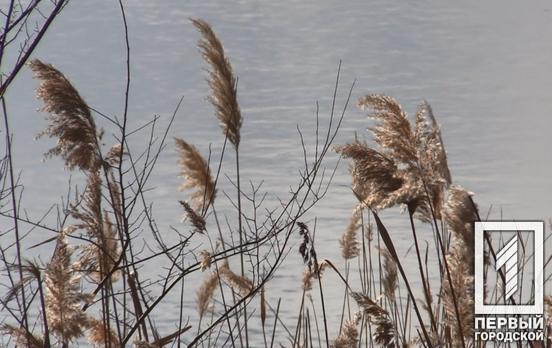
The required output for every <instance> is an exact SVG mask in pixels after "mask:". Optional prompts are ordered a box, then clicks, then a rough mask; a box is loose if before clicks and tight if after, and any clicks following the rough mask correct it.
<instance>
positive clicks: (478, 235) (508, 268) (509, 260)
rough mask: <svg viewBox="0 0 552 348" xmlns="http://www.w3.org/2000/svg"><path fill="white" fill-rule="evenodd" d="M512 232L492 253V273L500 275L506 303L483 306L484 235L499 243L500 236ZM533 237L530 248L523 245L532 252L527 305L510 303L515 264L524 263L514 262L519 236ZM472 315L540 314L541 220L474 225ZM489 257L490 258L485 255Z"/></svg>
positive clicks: (515, 283)
mask: <svg viewBox="0 0 552 348" xmlns="http://www.w3.org/2000/svg"><path fill="white" fill-rule="evenodd" d="M507 232H510V233H511V232H513V233H514V234H515V235H514V237H513V238H511V239H510V240H508V241H507V242H506V243H504V244H503V245H502V246H501V247H500V250H499V251H498V252H497V253H496V263H495V265H496V266H495V270H496V271H497V272H500V270H501V269H502V270H503V274H504V278H503V279H504V284H503V285H504V295H505V296H504V298H505V299H506V303H508V304H487V303H485V278H484V268H485V243H486V241H485V233H489V234H490V236H491V237H492V236H493V234H495V235H496V238H494V240H500V233H507ZM521 232H524V233H525V232H527V233H532V234H533V238H532V241H533V245H532V246H531V245H530V246H527V248H530V250H532V251H533V260H532V261H534V262H532V263H533V265H534V272H533V279H532V285H533V289H535V291H534V297H533V298H532V300H531V301H530V302H531V303H530V304H513V303H512V304H510V300H511V299H512V296H513V295H515V294H516V292H517V290H518V288H519V286H518V278H519V277H518V273H519V267H520V266H519V265H520V263H519V262H521V264H523V262H525V261H524V260H518V258H519V253H518V248H519V244H520V241H519V233H521ZM474 237H475V273H474V275H475V314H476V315H478V314H495V315H505V314H506V315H513V314H518V315H530V314H537V315H539V314H540V315H542V314H543V313H544V248H543V244H544V223H543V222H542V221H480V222H479V221H478V222H475V236H474ZM489 257H490V256H489Z"/></svg>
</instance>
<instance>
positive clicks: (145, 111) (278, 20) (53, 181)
mask: <svg viewBox="0 0 552 348" xmlns="http://www.w3.org/2000/svg"><path fill="white" fill-rule="evenodd" d="M551 8H552V4H550V2H547V1H534V2H531V3H526V2H520V1H485V2H482V1H463V2H447V3H445V2H443V1H435V0H432V1H417V2H407V1H403V2H398V1H327V0H323V1H291V0H283V1H251V0H243V1H220V2H214V1H188V2H180V1H174V0H169V1H163V2H154V1H143V0H135V1H129V2H128V3H127V8H126V10H127V15H128V20H129V29H130V40H131V52H132V57H131V59H132V60H131V64H132V87H131V94H130V110H129V115H130V127H131V128H133V127H137V126H139V125H141V124H143V123H144V122H147V121H148V120H150V119H151V118H152V117H153V116H154V115H159V116H160V125H166V124H167V122H168V120H169V117H170V115H171V114H172V112H173V110H174V108H175V106H176V104H177V102H178V100H179V99H180V98H181V97H184V100H183V103H182V106H181V108H180V110H179V112H178V115H177V117H176V120H175V124H174V126H173V128H172V130H171V132H170V134H169V135H170V136H171V137H172V136H179V137H183V138H185V139H187V140H188V141H190V142H192V143H194V144H196V145H197V146H198V147H199V148H200V149H201V150H202V151H203V153H207V150H208V148H209V144H211V145H212V148H213V151H214V152H215V153H217V150H219V149H220V147H221V145H222V136H221V132H220V129H219V126H218V124H217V121H216V119H215V117H214V115H213V110H212V107H211V106H210V105H209V103H208V102H207V101H206V100H205V97H206V96H207V95H208V88H207V85H206V83H205V77H206V74H205V71H204V70H203V69H204V65H203V62H202V61H201V57H200V55H199V53H198V51H197V49H196V46H195V45H196V41H197V39H198V34H197V33H196V31H195V30H194V28H193V27H192V25H191V24H190V23H189V21H188V18H190V17H199V18H203V19H205V20H207V21H209V22H210V23H211V24H212V26H213V27H214V29H215V30H216V31H217V33H218V34H219V36H220V38H221V39H222V41H223V43H224V45H225V48H226V51H227V54H228V55H229V56H230V58H231V61H232V64H233V66H234V70H235V72H236V74H237V75H238V76H239V101H240V105H241V108H242V113H243V117H244V125H243V129H242V138H243V140H242V145H241V149H242V150H241V160H242V168H243V172H242V180H243V182H248V181H249V180H251V181H253V182H255V183H259V182H260V181H261V180H264V186H263V187H264V189H265V190H266V191H267V192H269V194H270V197H272V198H274V197H276V196H280V197H284V198H285V197H286V195H287V193H288V191H289V186H290V185H294V184H296V183H297V178H298V176H297V173H298V170H299V169H301V167H302V164H303V158H302V151H301V149H300V147H299V146H300V139H299V135H298V133H297V129H296V126H297V125H300V126H301V128H302V129H303V130H305V132H306V133H309V135H308V137H307V139H308V140H309V141H311V144H312V139H313V138H312V133H313V131H314V125H315V116H314V115H315V110H316V101H319V102H320V108H321V117H322V119H325V120H327V115H328V113H329V110H330V103H331V96H332V92H333V85H334V82H335V76H336V73H337V67H338V64H339V61H340V60H341V61H342V70H341V84H340V88H339V91H338V98H337V103H338V106H339V107H342V106H343V103H344V102H345V98H346V94H347V90H348V88H349V86H350V84H351V83H352V82H353V80H355V79H356V87H355V89H354V90H353V101H356V99H358V97H360V96H362V95H364V94H368V93H385V94H388V95H391V96H394V97H395V98H397V99H398V100H399V101H400V102H401V104H402V105H403V107H404V108H405V109H406V110H407V111H409V112H410V113H411V114H412V113H414V111H415V108H416V105H417V104H418V103H419V102H421V101H422V100H423V99H427V100H428V101H429V102H430V103H431V105H432V106H433V110H434V112H435V114H436V116H437V119H438V121H439V123H440V124H441V126H442V132H443V137H444V141H445V145H446V148H447V151H448V155H449V165H450V168H451V171H452V174H453V180H454V182H455V183H458V184H461V185H462V186H464V187H466V188H467V189H469V190H471V191H473V192H475V193H476V196H475V198H476V200H477V202H478V203H479V205H480V208H481V211H482V212H483V213H485V214H486V212H487V211H490V216H491V217H494V218H501V217H502V218H505V219H520V220H521V219H525V220H527V219H539V220H543V219H547V218H548V217H550V216H551V215H552V214H551V211H550V207H551V206H552V184H551V182H550V180H549V177H550V171H551V169H552V161H551V160H552V156H551V155H550V148H551V145H552V141H551V140H550V136H549V130H550V129H552V118H551V113H552V98H551V95H550V93H551V90H552V69H551V68H550V66H551V64H552V44H551V43H550V40H549V38H550V37H551V35H552V11H551ZM122 30H123V28H122V24H121V18H120V12H119V9H118V5H117V3H116V2H100V1H81V2H77V1H73V2H72V3H70V5H69V6H68V7H67V8H66V9H65V11H64V12H63V14H62V15H61V16H60V17H59V18H58V19H57V20H56V22H55V23H54V25H53V26H52V27H51V29H50V31H49V32H48V34H47V35H46V37H45V39H44V40H43V42H42V43H41V45H40V46H39V47H38V49H37V50H36V52H35V54H34V57H36V58H40V59H42V60H44V61H46V62H50V63H52V64H54V65H55V66H56V67H57V68H59V69H60V70H61V71H63V72H64V73H65V74H66V75H67V76H68V77H69V78H70V79H71V81H72V82H73V83H74V85H75V86H76V87H77V88H78V90H79V91H80V93H81V94H82V95H83V96H84V97H85V99H86V100H87V101H88V103H89V104H90V105H91V106H93V107H94V108H97V109H99V110H101V111H102V112H104V113H106V114H110V115H119V116H120V115H121V114H122V109H123V92H124V84H125V65H124V63H125V62H124V41H123V31H122ZM36 85H37V83H36V81H33V80H32V79H31V74H30V73H29V72H28V71H24V72H22V73H21V75H20V76H19V78H18V80H17V81H16V82H15V83H14V84H13V86H12V88H11V90H10V92H9V94H8V108H9V111H10V115H11V122H12V125H13V133H14V134H15V138H14V144H13V146H14V158H15V163H14V165H15V167H16V169H17V170H18V171H21V172H22V175H21V180H22V182H23V183H24V185H25V192H24V195H23V203H24V204H23V205H24V207H25V208H26V210H27V212H28V213H29V215H30V216H31V217H32V218H35V219H36V218H38V217H40V216H41V214H43V213H44V212H45V211H46V210H47V209H48V207H50V206H51V205H53V204H56V203H58V202H59V201H60V199H61V197H62V196H63V195H64V194H65V192H66V190H67V187H68V184H67V182H68V178H69V176H70V175H71V173H69V172H68V171H67V170H65V169H63V165H62V163H61V161H59V160H57V159H52V160H48V161H46V162H42V161H41V155H42V153H43V152H45V151H46V150H47V149H48V148H49V147H50V146H52V145H53V141H49V140H45V139H42V140H39V141H33V137H34V136H35V134H37V133H38V132H39V131H40V130H41V129H43V128H44V127H45V126H46V121H44V119H43V117H42V115H40V114H38V113H36V109H38V108H39V107H40V103H39V102H38V101H37V100H36V99H35V97H34V89H35V88H36ZM100 123H101V122H100ZM369 124H370V123H369V121H368V120H367V119H366V117H365V115H364V114H363V113H362V112H360V111H359V110H357V109H356V108H355V107H354V102H353V103H352V105H351V106H350V107H349V108H348V110H347V113H346V116H345V120H344V123H343V127H342V129H341V132H340V135H339V136H338V139H337V142H338V143H343V142H346V141H349V140H351V139H352V138H353V137H354V134H355V133H358V134H359V135H360V136H367V134H366V132H365V129H366V127H367V126H369ZM103 125H104V126H105V127H106V130H107V135H108V137H107V139H108V140H106V142H107V143H108V144H109V142H110V141H113V140H112V138H110V137H109V136H110V135H111V133H112V132H111V131H110V130H109V129H108V128H107V126H108V124H103ZM171 139H172V138H171ZM142 140H143V137H136V138H134V139H132V140H131V143H132V144H135V146H137V147H138V148H140V147H139V144H142V142H141V141H142ZM176 160H177V158H176V154H175V152H174V149H173V147H172V142H169V147H168V148H167V150H166V151H165V152H164V154H163V156H162V157H161V159H160V162H159V165H158V167H157V170H156V171H155V173H154V175H153V177H152V181H151V182H150V187H154V188H155V190H154V191H152V192H150V193H149V194H148V197H149V198H150V199H151V201H152V202H154V211H155V218H156V222H157V225H158V226H159V229H160V230H161V231H164V233H166V237H167V238H168V239H170V238H171V236H170V234H171V231H170V229H169V227H170V226H175V227H178V228H180V229H184V228H185V227H184V226H183V225H182V224H180V217H181V211H180V209H179V206H178V204H177V200H179V199H183V198H185V194H183V193H179V192H177V190H176V187H177V186H178V185H179V183H180V179H179V178H178V177H177V174H178V167H177V165H176ZM336 160H337V158H336V156H335V154H330V155H329V157H328V166H329V167H331V166H332V165H334V164H335V161H336ZM228 166H229V167H228V168H232V167H231V162H228ZM229 173H231V169H229ZM73 180H74V182H77V183H78V182H80V181H79V180H80V179H79V174H78V173H75V174H73ZM225 181H226V182H223V183H222V185H223V187H225V188H226V189H228V190H229V189H230V188H231V186H230V184H229V183H228V182H227V180H225ZM349 185H350V177H349V176H348V173H347V165H346V164H345V163H341V165H340V167H339V168H338V171H337V173H336V176H335V178H334V182H333V185H332V187H331V188H330V190H329V192H328V194H327V196H326V198H325V200H324V201H322V202H321V203H320V204H319V205H318V207H317V208H316V209H315V210H314V211H313V214H311V216H309V218H311V219H313V218H314V216H318V221H317V243H318V254H319V257H321V258H328V259H332V260H336V261H337V262H338V263H339V264H342V263H341V262H340V261H339V260H340V251H339V248H338V239H339V237H340V234H341V232H342V231H343V229H344V228H345V226H346V224H347V219H348V216H349V213H350V211H351V209H352V207H353V206H354V198H353V196H352V195H351V193H350V189H349ZM220 197H223V195H220ZM219 204H221V205H223V204H227V202H226V203H224V201H223V200H221V203H219ZM384 217H385V219H384V221H385V222H386V223H387V225H388V228H389V229H390V230H391V231H392V234H393V237H394V238H395V241H396V243H397V244H398V248H399V251H400V253H401V255H404V254H405V253H406V251H407V249H408V248H409V247H410V246H411V241H410V238H409V236H410V235H409V230H408V229H406V228H404V225H405V220H406V219H407V217H406V216H404V215H401V214H400V211H399V209H394V210H393V211H392V212H389V213H386V214H384ZM0 221H1V223H2V224H4V223H7V222H6V221H5V220H0ZM312 221H313V220H310V221H309V222H311V223H312ZM51 236H52V235H51V234H48V233H47V232H43V231H34V232H33V233H32V234H31V235H30V237H29V238H28V239H27V240H26V242H25V244H26V245H27V246H30V245H32V244H34V243H36V242H39V241H41V240H44V239H46V238H48V237H51ZM144 238H148V237H147V236H145V235H144ZM424 238H425V239H428V240H429V241H430V242H431V234H430V232H429V230H427V232H426V234H425V237H424ZM294 243H295V244H294V246H293V248H296V242H294ZM50 252H51V245H50V246H44V247H42V248H39V249H33V250H32V251H30V253H31V255H34V256H37V257H38V255H39V254H40V255H41V256H42V259H43V260H45V259H47V258H48V257H49V253H50ZM410 257H412V255H410ZM160 266H161V265H150V266H149V267H147V268H145V269H144V272H145V273H146V275H145V277H151V278H155V277H157V276H158V275H159V274H156V273H157V272H159V267H160ZM301 269H302V266H301V260H300V258H299V256H298V255H297V253H296V252H295V251H293V252H292V253H291V254H290V256H289V257H288V258H287V260H286V261H285V263H284V264H283V266H282V268H281V269H280V270H279V272H278V273H277V274H276V278H277V280H276V281H273V282H272V283H271V284H270V286H269V287H268V289H267V296H268V299H269V300H270V302H271V303H272V304H273V305H275V303H276V301H277V299H278V298H279V297H282V313H283V316H284V318H287V319H290V318H294V316H295V315H296V313H297V304H298V301H299V300H300V295H299V294H298V293H297V291H298V290H299V289H300V278H301ZM196 281H198V280H194V281H193V282H196ZM337 282H338V280H337V278H336V277H332V276H328V277H327V278H325V284H326V288H327V289H326V294H325V295H326V296H327V297H328V299H327V303H328V307H329V309H328V312H329V313H335V312H336V311H337V309H339V308H341V303H340V301H341V300H340V298H341V296H342V294H343V292H342V291H343V290H342V288H341V287H340V286H337ZM334 284H335V285H334ZM198 286H199V284H197V283H196V284H191V283H189V284H188V287H187V291H188V293H189V294H193V293H194V291H195V289H196V288H197V287H198ZM188 297H189V299H188V300H187V301H186V306H187V307H186V310H185V314H186V315H190V317H191V318H192V322H193V319H194V318H195V315H196V314H195V305H194V300H193V296H192V295H190V296H188ZM177 303H178V292H177V291H176V292H175V294H174V296H173V297H171V298H170V301H169V302H168V303H167V304H166V305H165V306H162V307H160V308H159V310H158V311H156V312H154V314H157V315H159V314H161V315H159V320H158V326H159V329H160V331H161V332H162V333H164V334H168V333H169V332H172V331H173V330H174V328H175V327H176V325H177V322H176V319H177V318H178V310H177V309H175V304H177ZM330 319H331V320H330V327H331V332H332V334H334V333H335V330H337V327H338V325H337V323H335V320H337V316H335V315H333V318H330ZM288 322H289V323H290V325H291V326H293V325H294V324H293V322H292V321H289V320H288ZM194 330H195V328H194ZM282 343H283V344H284V345H285V344H286V341H285V339H284V338H283V336H282ZM257 344H260V342H257Z"/></svg>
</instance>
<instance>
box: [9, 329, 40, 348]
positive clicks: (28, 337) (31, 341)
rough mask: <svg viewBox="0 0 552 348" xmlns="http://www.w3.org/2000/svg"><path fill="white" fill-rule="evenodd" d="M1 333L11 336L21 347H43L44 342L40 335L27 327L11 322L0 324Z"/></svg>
mask: <svg viewBox="0 0 552 348" xmlns="http://www.w3.org/2000/svg"><path fill="white" fill-rule="evenodd" d="M0 333H2V334H3V335H6V336H11V338H13V340H14V341H15V344H16V345H17V346H19V347H28V348H42V347H44V343H43V341H42V339H41V338H40V337H37V336H35V335H34V334H32V333H30V332H27V331H26V330H25V329H23V328H20V327H16V326H13V325H9V324H3V325H0Z"/></svg>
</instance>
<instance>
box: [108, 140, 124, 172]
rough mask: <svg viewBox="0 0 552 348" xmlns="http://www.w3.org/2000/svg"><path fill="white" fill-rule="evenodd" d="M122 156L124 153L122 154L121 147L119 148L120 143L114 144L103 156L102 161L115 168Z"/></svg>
mask: <svg viewBox="0 0 552 348" xmlns="http://www.w3.org/2000/svg"><path fill="white" fill-rule="evenodd" d="M124 154H125V152H123V147H122V146H121V143H119V144H115V145H113V146H112V147H111V148H110V149H109V151H108V152H107V154H106V155H105V159H104V161H105V162H106V163H107V164H109V165H110V166H112V167H115V166H117V165H118V164H119V161H120V159H121V157H122V156H123V155H124Z"/></svg>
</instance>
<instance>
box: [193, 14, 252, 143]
mask: <svg viewBox="0 0 552 348" xmlns="http://www.w3.org/2000/svg"><path fill="white" fill-rule="evenodd" d="M192 23H193V24H194V26H195V27H196V28H197V30H198V31H199V32H200V33H201V35H202V38H201V39H200V40H199V42H198V47H199V49H200V51H201V54H202V56H203V59H204V60H205V62H207V64H209V67H210V68H209V79H208V82H209V87H210V88H211V95H210V96H209V100H210V102H211V104H213V106H214V107H215V113H216V116H217V118H218V119H219V121H220V124H221V126H222V129H223V132H224V134H225V136H227V137H228V140H230V142H231V143H232V144H233V145H234V146H235V147H236V148H238V147H239V144H240V128H241V126H242V116H241V111H240V106H239V104H238V98H237V94H238V92H237V81H236V78H235V77H234V72H233V70H232V65H231V64H230V61H229V60H228V58H227V57H226V55H225V53H224V47H223V46H222V43H221V41H220V40H219V38H218V37H217V35H216V34H215V32H214V31H213V29H212V28H211V26H210V25H209V23H207V22H205V21H204V20H202V19H192Z"/></svg>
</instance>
